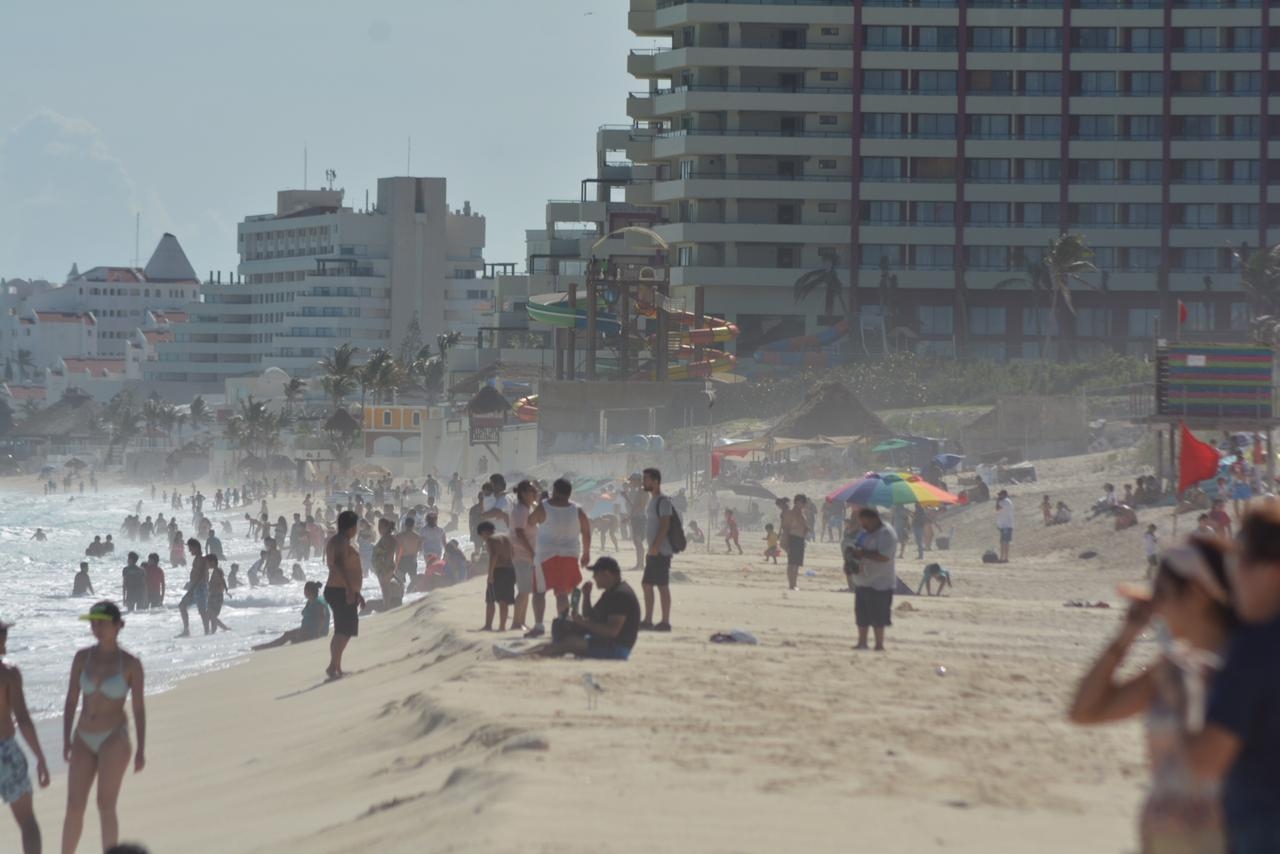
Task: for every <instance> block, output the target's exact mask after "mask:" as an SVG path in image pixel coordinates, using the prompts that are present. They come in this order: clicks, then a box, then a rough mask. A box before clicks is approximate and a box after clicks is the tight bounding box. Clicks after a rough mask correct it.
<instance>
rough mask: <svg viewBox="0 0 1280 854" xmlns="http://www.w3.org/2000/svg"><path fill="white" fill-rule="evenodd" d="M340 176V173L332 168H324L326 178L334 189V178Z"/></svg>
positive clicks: (330, 187)
mask: <svg viewBox="0 0 1280 854" xmlns="http://www.w3.org/2000/svg"><path fill="white" fill-rule="evenodd" d="M337 177H338V173H337V172H335V171H334V170H332V169H326V170H324V179H325V180H326V181H328V182H329V189H330V190H332V189H333V179H334V178H337Z"/></svg>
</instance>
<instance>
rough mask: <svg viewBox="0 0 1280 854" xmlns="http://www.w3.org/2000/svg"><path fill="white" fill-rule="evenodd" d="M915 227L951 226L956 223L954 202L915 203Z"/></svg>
mask: <svg viewBox="0 0 1280 854" xmlns="http://www.w3.org/2000/svg"><path fill="white" fill-rule="evenodd" d="M912 207H913V208H914V210H915V223H916V225H953V224H954V223H955V221H956V204H955V202H915V203H914V204H913V205H912Z"/></svg>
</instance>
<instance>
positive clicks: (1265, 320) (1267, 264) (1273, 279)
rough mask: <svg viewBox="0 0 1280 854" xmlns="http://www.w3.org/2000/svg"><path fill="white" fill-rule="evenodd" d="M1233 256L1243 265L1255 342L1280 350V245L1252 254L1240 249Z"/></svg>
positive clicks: (1246, 248) (1247, 249) (1234, 250)
mask: <svg viewBox="0 0 1280 854" xmlns="http://www.w3.org/2000/svg"><path fill="white" fill-rule="evenodd" d="M1231 254H1232V256H1233V257H1234V259H1235V262H1236V263H1237V264H1238V265H1240V287H1241V289H1243V290H1244V292H1245V295H1246V296H1248V297H1249V309H1250V311H1251V312H1252V313H1253V320H1252V323H1251V324H1250V326H1251V328H1252V331H1253V337H1254V340H1255V341H1257V342H1258V343H1260V344H1265V345H1268V346H1271V347H1275V346H1280V243H1277V244H1276V245H1275V246H1272V247H1270V248H1268V249H1264V250H1261V251H1259V252H1252V253H1250V252H1249V248H1248V246H1241V247H1240V248H1239V249H1233V250H1232V252H1231Z"/></svg>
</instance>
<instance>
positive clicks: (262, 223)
mask: <svg viewBox="0 0 1280 854" xmlns="http://www.w3.org/2000/svg"><path fill="white" fill-rule="evenodd" d="M484 241H485V220H484V217H481V216H479V215H477V214H474V213H472V212H471V209H470V204H469V203H468V204H467V205H465V206H464V208H463V209H462V210H460V211H451V210H449V207H448V204H447V201H446V184H445V179H444V178H411V177H405V178H382V179H380V180H379V181H378V191H377V198H376V202H375V204H374V205H373V206H372V207H371V208H370V209H369V210H361V211H357V210H354V209H352V208H351V207H347V206H344V204H343V191H342V190H333V189H327V190H282V191H280V192H279V193H278V194H277V201H276V211H275V212H274V213H270V214H261V215H257V216H250V217H247V218H246V219H245V220H244V221H243V222H241V223H240V225H239V227H238V252H239V256H240V264H239V270H238V274H237V275H236V276H235V277H234V279H231V277H228V281H226V282H223V281H220V280H215V281H213V282H207V283H205V285H204V286H203V287H202V288H201V295H202V302H201V303H200V304H199V305H197V306H195V307H194V308H193V309H192V312H191V318H190V322H189V323H187V324H185V325H183V326H182V327H180V328H177V329H175V336H174V338H175V340H174V341H173V342H172V343H160V344H159V345H158V346H157V360H156V361H155V362H152V363H149V364H146V365H144V376H145V378H146V379H147V381H148V382H149V383H151V384H156V385H157V386H158V387H163V388H164V389H165V392H166V393H168V394H171V395H177V394H182V395H189V394H191V393H193V392H195V391H220V390H222V388H223V381H224V380H225V379H227V378H230V377H240V376H247V375H250V374H256V373H261V372H262V371H263V370H264V369H265V368H267V367H273V366H274V367H279V368H282V369H284V370H285V371H288V372H289V373H290V374H293V375H306V374H310V373H314V372H315V370H316V363H317V362H318V361H319V360H320V359H322V358H324V357H325V356H327V355H328V354H329V353H331V352H332V351H333V349H334V348H335V347H337V346H338V345H340V344H342V343H345V342H350V343H352V344H354V345H356V346H357V347H360V348H361V349H362V350H364V351H366V352H367V351H369V350H372V349H376V348H385V349H387V350H390V351H391V352H393V353H395V352H398V351H399V349H400V347H401V345H402V344H403V342H404V341H405V338H406V332H407V331H408V330H409V329H410V326H411V324H412V323H413V321H414V320H415V319H416V320H417V324H418V327H419V328H420V329H421V336H422V341H423V342H424V343H425V342H434V340H435V336H436V335H437V334H438V333H442V332H446V331H451V330H452V329H453V328H454V324H456V323H459V322H462V321H463V320H464V318H462V317H460V316H459V315H460V314H462V313H465V303H466V301H467V295H466V294H465V290H466V288H465V287H460V286H463V285H464V283H465V282H467V281H468V279H467V278H464V277H471V276H474V275H476V272H477V271H482V270H483V269H484V258H483V254H484ZM459 289H461V290H463V291H464V293H463V297H462V300H461V301H459V300H457V299H456V298H454V297H453V294H454V293H456V292H457V291H458V290H459ZM447 295H449V297H450V298H451V299H452V301H453V302H454V303H455V305H454V307H453V308H452V309H448V310H449V311H453V312H455V316H453V317H450V316H449V314H448V313H447V303H446V296H447ZM477 301H479V299H477ZM459 302H461V305H459V304H458V303H459Z"/></svg>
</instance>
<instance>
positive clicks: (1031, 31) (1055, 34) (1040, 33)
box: [1023, 27, 1062, 50]
mask: <svg viewBox="0 0 1280 854" xmlns="http://www.w3.org/2000/svg"><path fill="white" fill-rule="evenodd" d="M1023 36H1024V39H1025V44H1026V48H1027V50H1060V49H1061V48H1062V30H1061V29H1060V28H1058V27H1027V28H1026V29H1025V30H1023Z"/></svg>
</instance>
